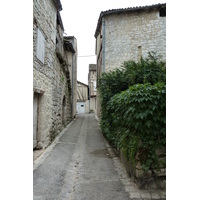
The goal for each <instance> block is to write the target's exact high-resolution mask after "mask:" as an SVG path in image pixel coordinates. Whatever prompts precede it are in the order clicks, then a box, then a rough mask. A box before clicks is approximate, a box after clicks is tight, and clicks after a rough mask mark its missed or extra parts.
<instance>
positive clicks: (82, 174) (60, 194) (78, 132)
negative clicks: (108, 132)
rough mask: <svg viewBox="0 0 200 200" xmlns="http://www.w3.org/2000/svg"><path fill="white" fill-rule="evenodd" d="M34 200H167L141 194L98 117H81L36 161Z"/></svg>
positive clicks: (146, 192) (150, 193)
mask: <svg viewBox="0 0 200 200" xmlns="http://www.w3.org/2000/svg"><path fill="white" fill-rule="evenodd" d="M33 169H34V170H33V199H34V200H130V199H166V194H165V192H164V191H160V190H159V191H158V190H155V191H152V190H151V191H149V190H139V189H138V188H137V186H136V185H135V184H134V183H133V182H132V181H131V180H130V178H129V177H128V175H127V173H126V171H125V169H124V167H123V165H122V163H121V162H120V160H119V158H118V157H116V155H115V154H114V153H113V151H112V148H111V147H110V146H109V145H108V143H107V142H106V140H105V139H104V137H103V135H102V133H101V131H100V129H99V126H98V122H97V121H96V119H95V116H94V114H84V115H78V117H77V118H76V119H75V120H73V121H72V122H71V123H70V124H69V125H68V126H67V127H66V128H65V129H64V130H63V131H62V132H61V133H60V134H59V136H58V137H57V138H56V139H55V141H54V142H53V143H52V144H51V145H50V146H49V147H48V148H47V149H46V150H45V151H44V153H43V154H42V155H40V156H39V157H38V158H37V159H36V160H34V165H33Z"/></svg>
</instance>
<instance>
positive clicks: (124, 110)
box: [98, 52, 166, 170]
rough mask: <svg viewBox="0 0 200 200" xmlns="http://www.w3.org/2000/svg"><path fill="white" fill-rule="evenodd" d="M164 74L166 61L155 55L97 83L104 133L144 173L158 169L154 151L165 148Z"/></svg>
mask: <svg viewBox="0 0 200 200" xmlns="http://www.w3.org/2000/svg"><path fill="white" fill-rule="evenodd" d="M165 74H166V71H165V62H163V61H160V58H159V57H158V56H156V54H155V53H153V52H152V53H149V55H148V57H147V58H146V59H143V58H142V59H141V61H140V62H138V63H137V62H135V61H127V62H124V63H123V64H122V66H121V68H120V69H116V70H115V71H111V72H108V73H103V74H102V76H101V77H99V80H98V91H99V93H100V103H101V117H100V127H101V130H102V132H103V134H104V135H105V136H106V138H107V139H108V141H109V142H110V143H111V145H113V146H114V147H116V148H121V149H123V151H124V152H125V153H126V155H127V159H128V160H130V161H131V162H135V161H137V160H138V161H140V162H141V163H142V167H143V169H144V170H148V169H150V168H152V167H154V168H157V167H158V164H159V163H158V158H157V155H156V153H155V151H156V149H157V148H159V147H165V140H166V138H165V130H166V128H165V108H166V107H165V103H166V99H165V95H166V87H165V82H166V75H165ZM161 82H162V83H161Z"/></svg>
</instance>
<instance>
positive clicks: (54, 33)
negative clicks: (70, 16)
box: [33, 0, 77, 149]
mask: <svg viewBox="0 0 200 200" xmlns="http://www.w3.org/2000/svg"><path fill="white" fill-rule="evenodd" d="M61 10H62V5H61V2H60V0H48V1H43V0H33V148H34V149H40V148H45V147H47V146H48V145H49V144H50V143H51V142H52V141H53V140H54V138H55V137H56V136H57V134H58V133H59V132H60V131H61V130H62V129H63V128H64V127H65V126H66V124H67V123H69V122H70V121H71V120H72V118H73V117H74V116H75V113H76V112H74V110H73V109H74V107H75V108H76V99H75V98H74V97H73V98H72V96H76V95H75V94H76V77H77V76H76V68H77V63H76V59H77V44H76V39H75V38H74V37H73V38H70V37H63V33H64V27H63V23H62V19H61V16H60V11H61ZM70 59H71V60H73V61H71V60H70ZM71 63H73V64H71Z"/></svg>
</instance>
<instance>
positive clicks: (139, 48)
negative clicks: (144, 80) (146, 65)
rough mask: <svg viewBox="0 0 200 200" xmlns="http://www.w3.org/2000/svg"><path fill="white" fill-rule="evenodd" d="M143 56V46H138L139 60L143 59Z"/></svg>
mask: <svg viewBox="0 0 200 200" xmlns="http://www.w3.org/2000/svg"><path fill="white" fill-rule="evenodd" d="M141 58H142V47H141V46H138V62H139V61H140V60H141Z"/></svg>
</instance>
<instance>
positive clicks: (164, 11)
mask: <svg viewBox="0 0 200 200" xmlns="http://www.w3.org/2000/svg"><path fill="white" fill-rule="evenodd" d="M159 14H160V17H166V8H161V9H160V11H159Z"/></svg>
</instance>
